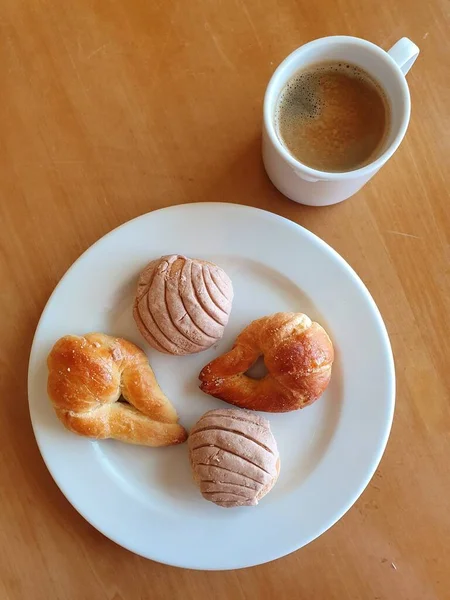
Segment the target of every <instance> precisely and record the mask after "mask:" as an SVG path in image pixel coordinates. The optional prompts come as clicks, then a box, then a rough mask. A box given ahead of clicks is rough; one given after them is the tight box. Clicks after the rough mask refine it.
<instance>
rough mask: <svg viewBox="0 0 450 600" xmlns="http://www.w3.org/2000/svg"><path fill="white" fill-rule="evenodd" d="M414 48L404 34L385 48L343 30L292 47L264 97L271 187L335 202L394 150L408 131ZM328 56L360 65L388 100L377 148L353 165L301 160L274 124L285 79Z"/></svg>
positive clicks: (305, 200) (297, 197)
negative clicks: (317, 165)
mask: <svg viewBox="0 0 450 600" xmlns="http://www.w3.org/2000/svg"><path fill="white" fill-rule="evenodd" d="M418 54H419V48H418V47H417V46H416V45H415V44H414V43H413V42H411V40H409V39H408V38H402V39H401V40H399V41H398V42H397V43H396V44H395V45H394V46H392V48H391V49H390V50H389V51H388V52H386V51H385V50H383V49H382V48H380V47H378V46H376V45H375V44H372V43H371V42H368V41H366V40H362V39H360V38H356V37H349V36H341V35H339V36H331V37H325V38H321V39H318V40H314V41H313V42H309V43H308V44H305V45H304V46H301V47H300V48H298V49H297V50H295V51H294V52H292V54H290V55H289V56H288V57H287V58H286V59H285V60H284V61H283V62H282V63H281V64H280V65H279V67H278V68H277V70H276V71H275V73H274V74H273V75H272V78H271V80H270V81H269V85H268V86H267V90H266V94H265V97H264V115H263V161H264V166H265V168H266V171H267V174H268V176H269V177H270V179H271V181H272V183H273V184H274V185H275V187H277V188H278V189H279V190H280V192H281V193H282V194H284V195H285V196H287V197H288V198H290V199H291V200H294V201H295V202H300V203H301V204H308V205H310V206H327V205H329V204H336V203H337V202H342V200H346V199H347V198H349V197H350V196H352V195H353V194H355V193H356V192H357V191H358V190H359V189H361V188H362V186H363V185H364V184H365V183H367V181H369V179H371V177H373V176H374V175H375V173H376V172H377V171H378V170H379V169H380V168H381V167H382V166H383V165H384V163H385V162H386V161H387V160H388V159H389V158H390V157H391V156H392V155H393V154H394V152H395V151H396V150H397V148H398V147H399V145H400V142H401V141H402V139H403V137H404V135H405V133H406V129H407V127H408V123H409V116H410V112H411V100H410V96H409V89H408V85H407V83H406V79H405V75H406V73H407V72H408V71H409V69H410V68H411V66H412V64H413V63H414V61H415V60H416V58H417V56H418ZM330 60H331V61H340V62H349V63H351V64H354V65H357V66H359V67H361V68H362V69H364V70H365V71H366V72H367V73H369V74H370V75H372V77H374V79H376V81H378V83H379V84H380V85H381V86H382V87H383V89H384V91H385V92H386V94H387V97H388V100H389V104H390V109H391V125H390V131H389V134H388V137H387V140H386V143H385V146H384V148H383V149H382V151H381V154H380V155H379V157H378V158H376V160H374V161H373V162H371V163H370V164H368V165H366V166H364V167H361V168H360V169H355V170H354V171H347V172H341V173H326V172H323V171H318V170H316V169H312V168H310V167H308V166H306V165H304V164H303V163H301V162H299V161H298V160H297V159H295V158H294V157H293V156H292V154H290V153H289V151H288V150H287V148H286V147H285V146H284V145H283V143H282V142H281V141H280V138H279V137H278V135H277V132H276V129H275V108H276V104H277V101H278V97H279V95H280V92H281V90H282V89H283V88H284V86H285V84H286V83H287V81H288V80H289V79H290V78H291V77H292V76H293V75H294V73H296V72H297V71H299V70H301V69H304V68H305V67H307V66H308V65H311V64H314V63H318V62H322V61H330Z"/></svg>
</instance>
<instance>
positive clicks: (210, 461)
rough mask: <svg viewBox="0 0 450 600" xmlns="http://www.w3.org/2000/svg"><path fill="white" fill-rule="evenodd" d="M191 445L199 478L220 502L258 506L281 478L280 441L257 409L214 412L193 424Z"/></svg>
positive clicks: (208, 495)
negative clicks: (278, 445) (279, 475)
mask: <svg viewBox="0 0 450 600" xmlns="http://www.w3.org/2000/svg"><path fill="white" fill-rule="evenodd" d="M188 446H189V457H190V461H191V467H192V474H193V477H194V480H195V482H196V483H197V485H198V486H199V488H200V491H201V493H202V495H203V497H204V498H206V500H210V501H211V502H214V503H215V504H218V505H219V506H223V507H225V508H231V507H235V506H255V505H256V504H258V501H259V500H261V498H262V497H263V496H265V495H266V494H267V493H268V492H269V491H270V490H271V489H272V487H273V486H274V484H275V482H276V480H277V478H278V473H279V471H280V458H279V454H278V448H277V443H276V441H275V438H274V437H273V434H272V432H271V430H270V424H269V422H268V421H267V419H265V418H264V417H261V416H259V415H257V414H255V413H250V412H248V411H245V410H239V409H235V408H228V409H220V410H210V411H209V412H207V413H205V414H204V415H203V416H202V417H201V418H200V419H199V421H197V423H196V425H195V426H194V427H193V428H192V430H191V432H190V434H189V439H188Z"/></svg>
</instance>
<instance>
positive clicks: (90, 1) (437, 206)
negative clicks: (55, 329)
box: [0, 0, 450, 600]
mask: <svg viewBox="0 0 450 600" xmlns="http://www.w3.org/2000/svg"><path fill="white" fill-rule="evenodd" d="M449 14H450V5H449V2H448V0H428V1H427V2H423V1H422V0H389V1H386V2H380V1H378V0H364V1H363V2H362V1H360V0H358V1H357V0H321V1H316V2H306V0H303V1H298V0H297V1H296V0H253V1H250V0H190V1H189V2H188V1H185V2H182V1H180V0H178V1H177V0H154V1H151V0H147V1H145V0H77V1H76V2H67V1H64V0H3V2H2V3H1V6H0V97H1V100H0V227H1V237H0V277H1V281H2V285H1V289H0V311H1V312H0V314H1V316H2V318H1V321H0V340H1V344H0V378H1V381H0V383H1V399H0V422H1V443H0V486H1V510H0V597H1V598H2V599H3V600H22V599H31V598H32V599H33V600H41V599H42V600H52V599H54V598H57V599H62V600H84V599H89V600H91V599H108V600H125V599H126V600H135V599H150V598H151V599H152V600H159V599H162V598H168V599H169V598H170V599H175V600H176V599H181V598H183V599H184V600H185V599H195V600H197V599H209V598H215V599H216V600H225V599H226V600H228V599H233V600H235V599H236V600H239V599H242V600H247V599H248V600H250V599H252V600H253V599H262V600H268V599H272V598H274V599H277V600H278V599H280V600H283V599H289V600H290V599H293V598H295V599H296V598H308V599H314V600H322V599H323V600H347V599H355V600H360V599H371V600H377V599H378V600H382V599H383V600H385V599H402V600H405V599H420V600H431V599H439V600H441V599H442V600H445V599H448V598H450V574H449V571H448V566H449V564H450V458H449V457H450V397H449V396H450V389H449V388H450V325H449V324H450V317H449V315H450V305H449V298H450V281H449V278H450V275H449V264H450V253H449V236H450V198H449V193H448V187H449V184H450V179H449V156H450V137H449V131H450V112H449V99H450V70H449V60H450V42H449ZM332 34H350V35H357V36H360V37H364V38H367V39H369V40H371V41H373V42H375V43H377V44H379V45H380V46H382V47H384V48H386V49H387V48H389V47H390V46H391V45H392V44H393V43H394V42H395V41H397V39H399V38H400V37H402V36H407V37H410V38H411V39H412V40H413V41H414V42H416V43H417V44H418V46H419V47H420V48H421V55H420V57H419V59H418V61H417V62H416V64H415V66H414V67H413V69H412V71H411V73H410V74H409V75H408V82H409V85H410V89H411V96H412V107H413V108H412V121H411V125H410V128H409V131H408V133H407V136H406V138H405V140H404V142H403V144H402V146H401V147H400V149H399V151H398V152H397V153H396V155H395V156H394V157H393V159H392V160H391V161H390V162H389V163H388V164H387V165H386V167H384V168H383V169H382V171H381V172H380V173H379V174H378V175H377V176H376V177H375V178H374V179H373V180H372V181H371V182H370V183H369V184H368V185H367V187H366V188H365V189H364V190H363V191H361V192H360V193H359V194H357V196H355V197H354V198H353V199H351V200H349V201H347V202H345V203H343V204H340V205H336V206H333V207H329V208H322V209H314V208H308V207H302V206H300V205H296V204H294V203H293V202H290V201H289V200H287V199H286V198H284V197H283V196H282V195H281V194H279V193H278V192H277V191H276V190H275V189H274V188H273V187H272V185H271V184H270V182H269V181H268V179H267V177H266V175H265V173H264V170H263V167H262V163H261V155H260V132H261V112H262V98H263V93H264V89H265V86H266V84H267V82H268V80H269V77H270V75H271V73H272V72H273V70H274V68H275V67H276V65H277V64H278V63H279V62H280V61H281V60H282V59H283V58H284V57H285V56H286V55H287V54H288V53H289V52H291V51H292V50H293V49H294V48H296V47H297V46H299V45H301V44H303V43H305V42H307V41H309V40H311V39H314V38H316V37H321V36H324V35H332ZM206 200H216V201H224V202H238V203H243V204H248V205H251V206H258V207H261V208H265V209H268V210H270V211H273V212H274V213H278V214H281V215H284V216H285V217H288V218H290V219H292V220H294V221H296V222H297V223H301V224H302V225H304V226H305V227H307V228H308V229H310V230H311V231H313V232H315V233H316V234H318V235H319V236H320V237H321V238H323V239H324V240H326V241H327V242H328V243H330V244H331V245H332V246H333V247H334V248H336V250H337V251H338V252H340V253H341V254H342V255H343V256H344V257H345V258H346V259H347V260H348V262H349V263H350V264H351V265H352V266H353V267H354V268H355V269H356V271H357V272H358V273H359V275H360V276H361V278H362V279H363V280H364V282H365V283H366V284H367V286H368V288H369V290H370V292H371V293H372V294H373V296H374V298H375V300H376V302H377V303H378V306H379V307H380V310H381V312H382V315H383V317H384V319H385V321H386V324H387V327H388V330H389V333H390V337H391V341H392V345H393V349H394V355H395V360H396V369H397V378H398V381H397V407H396V414H395V421H394V426H393V431H392V435H391V438H390V441H389V444H388V448H387V451H386V453H385V456H384V458H383V460H382V463H381V465H380V467H379V469H378V471H377V473H376V475H375V477H374V478H373V480H372V482H371V483H370V485H369V486H368V488H367V489H366V491H365V492H364V494H363V495H362V496H361V498H360V499H359V500H358V502H357V503H356V505H355V506H354V507H353V508H352V509H351V510H350V511H349V512H348V513H347V515H346V516H345V517H344V518H343V519H342V520H341V521H340V522H339V523H338V524H337V525H335V526H334V527H333V528H332V529H331V530H330V531H328V532H327V533H326V534H324V535H323V536H322V537H320V538H319V539H317V540H316V541H315V542H313V543H311V544H310V545H309V546H307V547H305V548H303V549H301V550H299V551H298V552H296V553H294V554H292V555H290V556H288V557H286V558H283V559H280V560H278V561H275V562H273V563H270V564H267V565H264V566H260V567H255V568H251V569H245V570H241V571H235V572H222V573H221V572H210V573H208V572H195V571H186V570H181V569H176V568H171V567H168V566H164V565H160V564H157V563H153V562H151V561H148V560H145V559H143V558H140V557H138V556H135V555H133V554H131V553H129V552H127V551H126V550H124V549H122V548H120V547H119V546H117V545H115V544H114V543H113V542H111V541H109V540H108V539H106V538H105V537H103V536H102V535H101V534H100V533H98V532H97V531H96V530H94V529H93V528H92V527H91V526H90V525H89V524H88V523H87V522H85V521H84V520H83V519H82V518H81V517H80V516H79V515H78V513H77V512H76V511H75V510H74V509H73V508H72V507H71V505H70V504H69V503H68V502H67V500H66V499H65V498H64V496H63V495H62V494H61V492H60V491H59V490H58V489H57V487H56V485H55V484H54V482H53V480H52V479H51V477H50V475H49V473H48V472H47V470H46V468H45V465H44V463H43V461H42V459H41V457H40V455H39V452H38V449H37V446H36V443H35V441H34V438H33V434H32V430H31V425H30V420H29V415H28V407H27V390H26V377H27V362H28V356H29V351H30V346H31V341H32V338H33V333H34V329H35V327H36V325H37V322H38V319H39V316H40V313H41V311H42V309H43V308H44V305H45V303H46V301H47V299H48V297H49V295H50V293H51V291H52V290H53V288H54V286H55V285H56V283H57V282H58V280H59V279H60V277H61V276H62V275H63V273H64V272H65V271H66V269H67V268H68V267H69V266H70V265H71V263H72V262H73V261H74V260H75V259H76V258H77V257H78V256H79V255H80V254H81V253H82V252H83V251H84V250H85V249H86V248H88V247H89V246H90V245H91V244H92V243H93V242H94V241H95V240H97V239H98V238H99V237H100V236H102V235H103V234H105V233H106V232H108V231H109V230H110V229H112V228H113V227H116V226H117V225H119V224H121V223H123V222H125V221H127V220H128V219H131V218H133V217H136V216H137V215H140V214H143V213H145V212H148V211H151V210H153V209H156V208H160V207H164V206H168V205H171V204H179V203H185V202H194V201H200V202H201V201H206ZM124 510H127V507H126V506H124ZM299 510H301V507H299Z"/></svg>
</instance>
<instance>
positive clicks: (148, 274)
mask: <svg viewBox="0 0 450 600" xmlns="http://www.w3.org/2000/svg"><path fill="white" fill-rule="evenodd" d="M232 301H233V286H232V284H231V280H230V278H229V277H228V275H227V274H226V273H225V271H223V269H221V268H220V267H218V266H217V265H214V264H212V263H209V262H206V261H203V260H196V259H190V258H186V257H185V256H180V255H178V254H173V255H171V256H163V257H161V258H158V259H157V260H154V261H152V262H151V263H149V264H148V265H147V267H146V268H145V269H144V271H142V273H141V275H140V277H139V282H138V290H137V295H136V300H135V304H134V309H133V315H134V319H135V321H136V325H137V326H138V329H139V331H140V332H141V335H142V337H143V338H144V339H145V340H146V341H147V342H148V343H149V344H150V346H152V347H153V348H155V349H156V350H159V351H160V352H165V353H166V354H176V355H183V354H194V353H195V352H202V351H203V350H206V349H207V348H209V347H210V346H212V345H213V344H215V343H216V342H217V341H218V340H220V338H221V337H222V335H223V331H224V328H225V326H226V324H227V323H228V317H229V315H230V312H231V304H232Z"/></svg>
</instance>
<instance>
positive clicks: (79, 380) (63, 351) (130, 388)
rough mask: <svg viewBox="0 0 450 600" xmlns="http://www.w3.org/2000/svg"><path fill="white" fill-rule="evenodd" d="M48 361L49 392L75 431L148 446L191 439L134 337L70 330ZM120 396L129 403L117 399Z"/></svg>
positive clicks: (90, 435) (59, 410) (55, 406)
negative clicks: (78, 332) (83, 333)
mask: <svg viewBox="0 0 450 600" xmlns="http://www.w3.org/2000/svg"><path fill="white" fill-rule="evenodd" d="M47 364H48V369H49V375H48V395H49V396H50V399H51V401H52V403H53V407H54V409H55V411H56V414H57V416H58V417H59V419H60V420H61V422H62V423H63V425H64V426H65V427H66V428H67V429H69V430H70V431H73V432H75V433H78V434H79V435H84V436H87V437H91V438H96V439H104V438H113V439H116V440H120V441H122V442H128V443H130V444H142V445H145V446H169V445H171V444H179V443H181V442H184V441H185V440H186V438H187V434H186V431H185V430H184V428H183V427H182V426H181V425H179V424H178V423H177V421H178V417H177V413H176V410H175V409H174V407H173V406H172V404H171V403H170V402H169V400H168V399H167V398H166V396H165V395H164V394H163V392H162V391H161V389H160V387H159V385H158V383H157V381H156V379H155V376H154V374H153V371H152V369H151V367H150V365H149V364H148V360H147V357H146V355H145V354H144V352H143V351H142V350H141V349H140V348H138V347H137V346H135V345H134V344H132V343H131V342H128V341H126V340H124V339H122V338H115V337H110V336H108V335H104V334H102V333H89V334H87V335H85V336H83V337H78V336H74V335H67V336H65V337H63V338H61V339H59V340H58V341H57V342H56V344H55V345H54V346H53V349H52V351H51V352H50V354H49V356H48V359H47ZM121 396H122V397H123V399H124V400H126V401H127V402H118V400H119V398H121Z"/></svg>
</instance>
